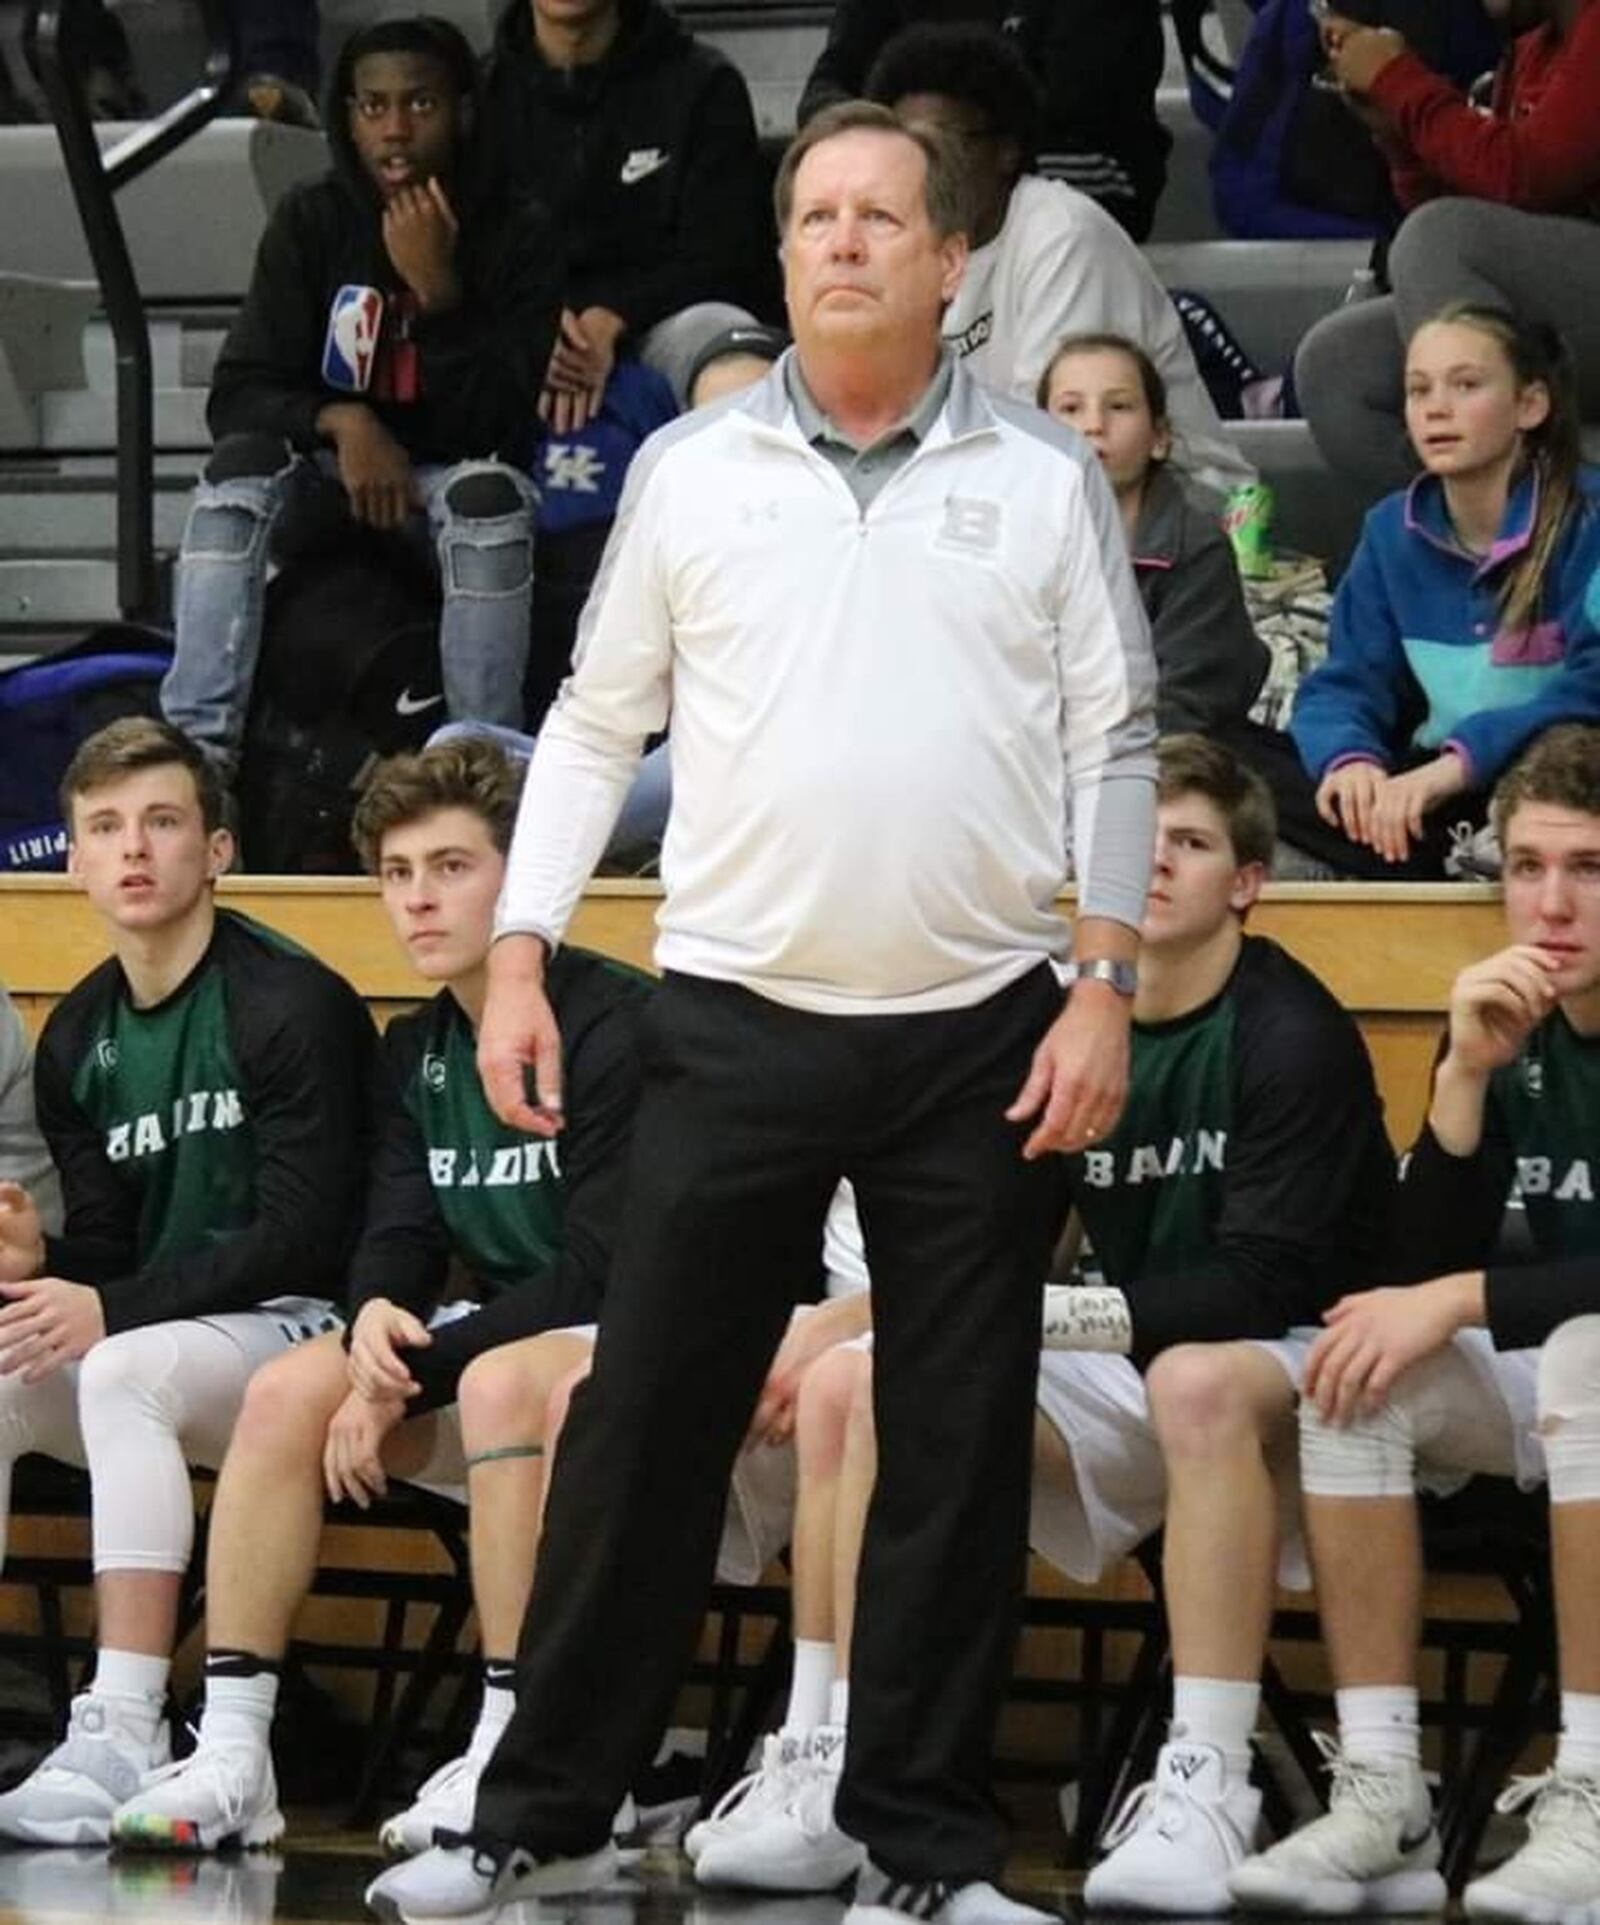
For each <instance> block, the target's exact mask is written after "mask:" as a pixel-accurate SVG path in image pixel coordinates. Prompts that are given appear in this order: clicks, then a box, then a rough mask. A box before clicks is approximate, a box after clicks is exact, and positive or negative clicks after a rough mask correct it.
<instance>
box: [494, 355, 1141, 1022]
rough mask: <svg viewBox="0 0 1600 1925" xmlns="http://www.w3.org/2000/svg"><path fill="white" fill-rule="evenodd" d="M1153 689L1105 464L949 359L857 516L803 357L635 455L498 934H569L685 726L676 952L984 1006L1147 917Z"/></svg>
mask: <svg viewBox="0 0 1600 1925" xmlns="http://www.w3.org/2000/svg"><path fill="white" fill-rule="evenodd" d="M1154 691H1155V670H1154V662H1153V658H1152V655H1151V651H1150V641H1149V631H1148V629H1147V627H1146V625H1145V618H1144V613H1143V610H1142V608H1141V606H1140V602H1139V597H1138V593H1137V591H1136V589H1135V587H1134V584H1133V578H1132V574H1131V571H1130V569H1129V566H1128V562H1127V557H1126V552H1125V549H1124V546H1123V539H1122V533H1121V527H1120V523H1119V520H1118V517H1117V512H1116V508H1115V505H1114V503H1113V501H1112V498H1111V493H1110V490H1109V488H1108V487H1107V486H1106V483H1105V480H1104V478H1103V476H1102V475H1101V472H1100V468H1099V464H1098V462H1097V461H1096V460H1095V459H1094V457H1093V455H1092V454H1091V453H1090V452H1089V450H1088V448H1087V446H1086V444H1085V443H1084V442H1083V441H1082V440H1081V439H1080V438H1079V437H1078V436H1077V435H1075V434H1073V433H1072V432H1071V431H1070V430H1067V429H1063V428H1061V427H1060V426H1059V425H1058V424H1056V423H1054V422H1052V421H1050V420H1049V419H1048V418H1047V417H1046V416H1044V415H1043V414H1041V413H1039V412H1038V410H1036V409H1031V408H1030V409H1020V408H1015V407H1013V406H1011V405H1010V404H1008V403H1006V402H1002V401H998V400H996V399H995V398H993V397H991V396H987V395H985V394H983V393H982V391H981V390H980V389H978V388H977V387H976V386H975V385H974V384H973V383H972V382H970V381H969V380H967V379H966V378H965V376H964V375H963V374H962V372H961V370H960V369H959V368H958V369H956V370H955V374H954V378H953V380H952V382H951V387H950V393H949V397H948V399H947V401H946V403H945V406H944V409H943V411H942V413H941V414H940V416H939V419H938V420H937V421H936V422H935V423H934V424H933V426H932V428H931V429H930V430H929V432H928V433H927V435H926V437H925V438H924V439H923V440H922V441H921V442H920V444H919V445H918V446H917V448H916V450H915V451H914V452H913V453H912V454H911V455H910V456H909V457H908V458H907V459H906V461H905V462H904V464H903V465H902V466H901V467H900V468H899V470H898V471H897V472H896V473H895V474H894V476H893V477H892V478H891V479H890V480H888V481H887V482H886V483H885V484H884V485H883V487H882V488H881V490H879V491H878V492H877V493H876V495H875V496H874V497H873V499H872V500H871V502H870V504H869V505H868V506H867V507H866V508H865V509H864V510H863V509H861V508H859V507H858V505H857V503H856V501H855V499H854V498H853V496H852V494H851V491H850V488H849V487H848V486H847V484H846V482H845V480H844V479H843V477H842V476H841V475H840V474H839V473H838V472H836V470H835V469H834V468H833V466H832V465H831V464H830V463H829V462H828V460H827V459H826V458H825V457H824V456H823V455H821V454H820V453H819V452H818V451H817V450H816V449H815V448H814V447H812V446H811V445H809V443H808V442H807V440H806V438H805V436H804V434H803V432H802V431H801V429H800V427H799V425H798V423H797V421H796V418H795V413H794V409H793V406H792V404H791V402H790V399H789V393H788V388H787V385H786V382H785V376H784V368H783V364H782V363H780V364H779V366H778V368H776V369H775V370H774V371H773V373H772V375H770V376H769V377H768V378H767V379H766V380H765V381H763V382H762V383H761V384H760V385H759V386H758V387H757V388H755V389H753V390H751V391H749V392H748V393H747V394H745V395H741V396H739V397H737V398H736V399H735V400H733V401H731V402H728V403H725V404H723V405H722V406H720V407H715V408H710V409H704V410H700V411H698V412H696V413H695V414H692V415H689V416H686V417H684V418H683V419H682V420H681V421H678V422H676V423H674V424H673V425H672V426H671V427H668V428H666V429H663V430H662V431H661V432H660V433H659V434H657V435H655V436H653V437H652V438H651V439H650V440H649V441H648V442H647V443H646V444H645V446H644V448H643V449H641V451H640V453H639V454H638V455H637V456H636V457H635V460H634V463H633V466H632V469H631V471H630V474H629V478H628V482H627V486H626V488H625V489H624V493H623V499H622V503H621V506H620V509H619V512H618V517H617V523H616V526H615V528H614V529H613V531H612V536H611V540H610V543H609V545H608V546H607V549H606V553H605V557H604V559H603V561H602V563H601V567H600V571H599V574H598V576H597V578H596V582H595V586H594V590H593V593H592V595H591V597H590V600H589V603H588V606H587V608H586V609H585V611H584V616H583V620H582V624H581V626H580V630H579V637H578V647H577V652H576V656H575V666H574V671H573V674H572V676H571V678H570V679H569V680H568V682H567V683H566V685H565V686H564V688H563V690H562V693H561V697H560V700H559V702H558V703H557V705H556V707H555V708H554V710H553V711H552V712H551V714H550V715H549V716H548V717H547V719H546V721H545V725H544V728H543V730H542V731H541V733H540V737H539V745H538V749H537V751H536V753H535V755H534V759H533V763H532V765H531V768H530V770H529V775H528V781H527V787H526V790H525V792H524V796H523V802H522V808H521V814H520V817H519V820H518V825H517V833H516V838H515V841H514V844H513V847H512V851H511V860H510V864H509V869H508V875H507V881H506V888H505V893H504V895H503V897H502V902H501V910H500V920H499V928H500V931H501V933H506V932H508V931H512V930H532V931H535V932H537V933H538V934H540V935H542V936H544V937H546V938H547V939H549V940H551V941H556V940H558V939H559V938H560V936H561V934H562V932H563V930H564V929H565V927H566V924H567V920H568V918H569V917H570V915H571V913H572V910H573V908H574V907H575V906H576V903H577V899H578V896H579V894H580V893H581V891H582V888H583V886H584V883H585V882H586V881H587V879H588V876H589V874H590V871H591V870H592V868H593V866H594V863H595V862H596V861H597V860H598V858H599V855H600V853H601V850H602V849H603V847H604V845H605V841H606V837H607V834H608V832H609V829H610V826H611V823H612V821H613V819H614V817H615V814H616V811H617V808H618V807H619V806H620V803H621V799H622V796H623V794H624V793H625V791H626V788H627V785H628V782H629V779H630V777H631V773H632V770H633V766H634V763H635V761H636V759H637V756H638V753H639V750H640V746H641V744H642V742H643V740H644V738H645V736H646V735H647V734H649V733H650V732H651V731H653V730H656V729H660V728H663V727H665V726H666V723H667V721H668V718H669V715H670V718H671V724H672V727H671V736H670V742H671V755H672V780H673V801H672V814H671V817H670V820H669V823H668V827H667V833H666V840H665V843H664V845H663V849H662V859H661V875H662V881H663V884H664V886H665V900H664V902H663V905H662V909H661V913H660V917H659V932H660V933H659V939H658V942H657V949H656V956H657V961H658V962H659V963H660V964H661V966H662V967H663V968H665V969H672V970H680V971H683V972H685V973H687V974H692V975H698V976H707V977H713V978H717V979H720V980H725V981H732V982H738V983H741V984H743V985H745V986H746V987H748V988H750V989H753V990H755V991H757V992H758V993H760V994H762V995H764V996H766V997H768V998H770V999H772V1000H774V1001H776V1002H780V1003H786V1004H790V1005H792V1006H794V1007H798V1008H802V1009H808V1010H814V1011H818V1012H822V1013H827V1014H865V1013H872V1014H900V1013H909V1012H913V1011H920V1010H929V1009H945V1008H957V1007H961V1006H963V1005H966V1004H970V1003H975V1002H978V1001H980V1000H982V999H983V998H985V997H986V996H989V995H991V994H993V993H994V992H995V991H997V990H999V989H1001V988H1003V987H1004V986H1005V985H1006V984H1007V983H1008V982H1011V981H1014V980H1016V979H1017V978H1018V977H1019V976H1021V975H1022V974H1024V973H1025V972H1026V971H1027V970H1028V969H1030V968H1032V967H1034V966H1035V965H1036V964H1037V963H1038V962H1039V961H1040V960H1042V959H1043V958H1045V957H1050V956H1060V955H1061V954H1062V953H1064V950H1065V946H1066V933H1065V931H1064V929H1063V926H1062V923H1061V920H1060V917H1059V915H1058V914H1057V912H1056V908H1055V898H1056V895H1057V892H1058V890H1059V888H1060V885H1061V882H1062V880H1063V876H1064V870H1065V854H1064V836H1063V828H1062V824H1063V819H1064V814H1065V807H1066V799H1067V791H1068V787H1069V784H1070V787H1071V793H1072V809H1073V821H1074V835H1075V853H1076V857H1077V865H1078V878H1079V886H1080V899H1079V900H1080V909H1081V912H1082V913H1084V914H1086V915H1098V916H1109V917H1112V918H1114V919H1117V920H1120V921H1122V922H1126V923H1130V924H1134V925H1136V924H1137V923H1138V922H1139V921H1140V919H1141V917H1142V914H1143V905H1144V895H1145V889H1146V885H1147V881H1148V874H1149V862H1150V849H1151V841H1152V829H1153V821H1154V754H1153V747H1154V735H1155V731H1154V720H1153V716H1154V708H1153V702H1154Z"/></svg>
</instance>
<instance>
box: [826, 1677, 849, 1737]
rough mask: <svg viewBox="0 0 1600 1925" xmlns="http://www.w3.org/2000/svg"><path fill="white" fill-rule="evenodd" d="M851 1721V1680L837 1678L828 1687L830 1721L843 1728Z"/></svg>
mask: <svg viewBox="0 0 1600 1925" xmlns="http://www.w3.org/2000/svg"><path fill="white" fill-rule="evenodd" d="M849 1722H850V1680H849V1679H848V1678H835V1679H834V1681H833V1683H832V1684H831V1685H830V1686H829V1687H828V1723H829V1724H836V1725H838V1726H839V1728H840V1730H843V1729H844V1728H845V1727H846V1726H847V1725H848V1724H849Z"/></svg>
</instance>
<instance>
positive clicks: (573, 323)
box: [539, 307, 627, 434]
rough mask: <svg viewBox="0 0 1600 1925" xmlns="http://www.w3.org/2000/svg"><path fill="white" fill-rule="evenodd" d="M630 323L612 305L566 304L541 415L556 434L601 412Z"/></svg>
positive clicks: (585, 423) (547, 374) (572, 431)
mask: <svg viewBox="0 0 1600 1925" xmlns="http://www.w3.org/2000/svg"><path fill="white" fill-rule="evenodd" d="M626 326H627V323H626V322H625V321H624V320H623V318H622V316H621V315H620V314H616V313H614V312H613V311H612V310H611V309H610V308H607V307H586V308H585V309H584V310H583V312H582V313H581V314H574V313H573V311H572V310H571V308H563V309H562V311H561V326H560V330H559V332H558V333H557V335H556V344H555V348H554V349H553V351H552V352H551V355H550V365H549V366H548V367H547V368H546V370H545V377H544V392H543V393H542V394H541V395H540V396H539V418H540V419H541V420H542V421H543V422H544V424H545V426H546V427H548V428H549V429H550V431H551V433H552V434H576V433H577V432H578V431H579V430H580V429H582V428H584V427H587V426H588V424H589V422H590V421H591V420H593V418H594V417H595V416H596V415H597V414H598V413H599V412H600V404H601V403H602V402H603V401H604V399H605V393H606V383H607V381H609V380H610V379H611V370H612V369H613V368H614V367H615V366H616V363H617V343H618V341H620V340H621V338H622V334H623V330H624V328H625V327H626Z"/></svg>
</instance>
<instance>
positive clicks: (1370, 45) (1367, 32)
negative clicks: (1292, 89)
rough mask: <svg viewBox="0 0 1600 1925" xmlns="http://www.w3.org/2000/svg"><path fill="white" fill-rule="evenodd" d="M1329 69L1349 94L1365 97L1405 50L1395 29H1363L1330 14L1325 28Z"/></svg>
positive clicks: (1403, 42)
mask: <svg viewBox="0 0 1600 1925" xmlns="http://www.w3.org/2000/svg"><path fill="white" fill-rule="evenodd" d="M1322 44H1323V47H1324V49H1325V50H1326V52H1327V56H1328V70H1329V72H1330V73H1331V74H1332V75H1333V77H1334V79H1335V80H1337V81H1338V83H1339V85H1340V86H1341V87H1342V88H1343V89H1344V90H1345V92H1346V93H1347V94H1364V93H1366V92H1367V91H1368V90H1369V88H1370V87H1371V86H1372V83H1373V81H1375V80H1376V79H1377V77H1378V75H1379V74H1381V73H1382V72H1383V70H1384V68H1385V67H1387V66H1388V65H1389V64H1390V63H1391V62H1392V61H1395V60H1398V59H1399V58H1400V56H1401V54H1403V53H1404V52H1405V50H1406V43H1405V40H1404V38H1403V36H1402V35H1400V34H1398V33H1396V32H1395V30H1394V28H1393V27H1364V26H1362V25H1361V23H1360V22H1359V21H1357V20H1347V19H1346V18H1345V17H1344V15H1343V14H1338V13H1334V14H1329V16H1328V18H1327V19H1326V20H1325V21H1324V22H1323V25H1322Z"/></svg>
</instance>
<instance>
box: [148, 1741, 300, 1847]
mask: <svg viewBox="0 0 1600 1925" xmlns="http://www.w3.org/2000/svg"><path fill="white" fill-rule="evenodd" d="M282 1836H283V1813H282V1812H281V1811H280V1810H279V1809H278V1780H277V1776H276V1774H275V1773H274V1771H273V1769H272V1752H271V1750H270V1749H269V1748H268V1747H267V1746H266V1745H261V1744H249V1743H242V1742H238V1741H234V1742H223V1741H218V1740H216V1739H207V1738H205V1737H204V1736H202V1738H201V1740H200V1742H199V1744H197V1745H196V1746H195V1748H194V1750H193V1751H191V1752H190V1754H189V1756H188V1757H187V1758H180V1759H179V1760H178V1762H177V1763H176V1764H170V1765H166V1766H164V1767H163V1768H162V1769H160V1770H157V1771H152V1772H150V1773H149V1774H148V1775H147V1776H146V1778H145V1781H144V1783H143V1785H142V1786H141V1787H140V1789H139V1790H138V1792H137V1793H136V1794H135V1795H134V1796H133V1797H131V1798H129V1799H128V1800H127V1802H126V1803H125V1804H123V1805H121V1806H120V1807H119V1808H118V1810H117V1812H116V1814H115V1816H114V1817H113V1818H112V1820H111V1840H112V1843H113V1844H116V1845H121V1846H124V1847H131V1848H132V1849H134V1850H138V1851H216V1850H217V1848H218V1847H219V1846H221V1845H227V1844H240V1845H244V1846H245V1847H247V1848H253V1847H256V1846H259V1845H270V1844H273V1843H274V1842H275V1841H276V1840H277V1839H279V1838H281V1837H282Z"/></svg>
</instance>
